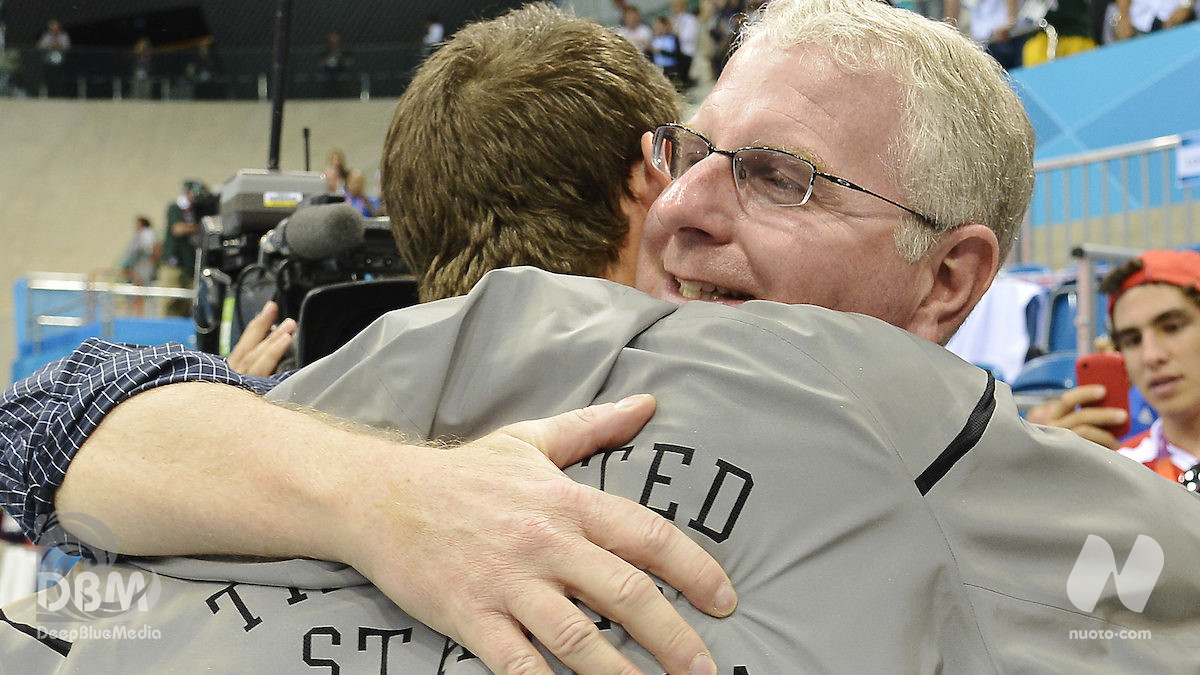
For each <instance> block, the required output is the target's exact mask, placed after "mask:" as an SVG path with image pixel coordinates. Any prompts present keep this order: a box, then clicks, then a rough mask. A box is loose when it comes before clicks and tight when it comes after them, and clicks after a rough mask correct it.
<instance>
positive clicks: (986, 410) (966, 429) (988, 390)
mask: <svg viewBox="0 0 1200 675" xmlns="http://www.w3.org/2000/svg"><path fill="white" fill-rule="evenodd" d="M987 377H988V379H987V386H986V387H984V388H983V396H981V397H980V398H979V402H978V403H976V404H975V409H974V410H972V411H971V414H970V415H969V416H967V423H966V424H965V425H963V428H962V431H959V432H958V435H957V436H955V437H954V440H952V441H950V445H947V446H946V449H945V450H943V451H942V454H940V455H938V456H937V459H935V460H933V462H932V463H931V464H930V465H929V466H928V467H926V468H925V470H924V471H922V472H921V475H920V476H917V480H916V484H917V489H918V490H920V491H921V494H922V495H924V494H926V493H928V492H929V490H930V489H931V488H933V486H934V484H935V483H937V482H938V481H939V480H941V479H942V477H944V476H945V475H946V474H947V473H949V471H950V468H951V467H953V466H954V464H955V463H956V462H958V460H960V459H962V458H963V457H964V456H965V455H966V454H967V453H968V452H970V450H971V448H973V447H975V445H976V444H978V443H979V439H981V438H983V432H984V431H985V430H987V425H988V422H990V421H991V419H992V413H994V412H996V378H995V376H994V375H992V374H991V373H990V372H989V373H988V374H987Z"/></svg>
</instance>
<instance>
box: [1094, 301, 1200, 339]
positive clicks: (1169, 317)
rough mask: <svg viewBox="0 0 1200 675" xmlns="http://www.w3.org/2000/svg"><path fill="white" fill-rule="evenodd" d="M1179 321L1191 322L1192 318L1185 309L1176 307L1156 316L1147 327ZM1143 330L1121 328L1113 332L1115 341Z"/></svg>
mask: <svg viewBox="0 0 1200 675" xmlns="http://www.w3.org/2000/svg"><path fill="white" fill-rule="evenodd" d="M1178 320H1185V321H1190V320H1191V316H1190V315H1189V314H1188V313H1187V312H1186V311H1184V310H1183V309H1180V308H1178V307H1175V308H1172V309H1168V310H1166V311H1164V312H1160V313H1158V314H1156V315H1154V317H1153V318H1151V319H1150V320H1149V321H1147V322H1146V325H1148V326H1154V325H1157V324H1162V323H1166V322H1168V321H1178ZM1141 330H1142V327H1141V326H1130V327H1128V328H1121V329H1118V330H1115V331H1113V339H1117V338H1119V337H1121V336H1123V335H1127V334H1129V333H1137V332H1141Z"/></svg>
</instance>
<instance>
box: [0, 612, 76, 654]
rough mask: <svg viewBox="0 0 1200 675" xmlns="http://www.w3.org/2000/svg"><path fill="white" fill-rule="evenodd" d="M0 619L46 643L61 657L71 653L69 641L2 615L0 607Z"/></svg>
mask: <svg viewBox="0 0 1200 675" xmlns="http://www.w3.org/2000/svg"><path fill="white" fill-rule="evenodd" d="M0 621H3V622H4V623H6V624H8V625H10V626H12V627H13V628H16V629H17V630H18V631H20V632H22V633H24V634H26V635H28V636H29V637H31V638H33V639H34V640H37V641H38V642H40V643H42V644H44V645H46V646H47V647H49V648H50V649H53V650H54V651H56V652H58V653H59V655H61V656H62V657H63V658H66V656H67V655H68V654H70V653H71V643H70V642H67V641H66V640H60V639H58V638H56V637H52V636H50V635H47V634H46V633H45V631H40V630H37V629H35V628H34V627H33V626H28V625H26V624H23V623H17V622H16V621H13V620H12V619H10V618H8V617H7V616H5V615H4V610H2V609H0Z"/></svg>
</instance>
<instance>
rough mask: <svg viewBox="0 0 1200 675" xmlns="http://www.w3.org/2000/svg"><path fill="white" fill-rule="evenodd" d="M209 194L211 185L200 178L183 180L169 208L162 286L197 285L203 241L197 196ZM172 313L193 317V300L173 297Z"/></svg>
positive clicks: (160, 271)
mask: <svg viewBox="0 0 1200 675" xmlns="http://www.w3.org/2000/svg"><path fill="white" fill-rule="evenodd" d="M207 194H208V188H207V187H205V185H204V183H202V182H200V181H198V180H188V181H184V183H183V193H182V194H180V195H179V197H178V198H176V199H175V201H173V202H171V204H170V206H168V207H167V221H166V225H165V228H164V230H163V246H162V258H161V260H160V263H161V264H160V265H159V267H158V282H159V283H160V284H161V285H163V286H174V287H177V288H191V287H192V286H193V285H194V284H195V268H196V249H197V248H198V246H199V244H200V224H199V223H198V222H197V220H196V209H195V205H196V199H197V198H199V197H202V196H206V195H207ZM166 313H167V314H168V315H170V316H191V302H190V301H188V300H172V301H171V302H169V303H167V311H166Z"/></svg>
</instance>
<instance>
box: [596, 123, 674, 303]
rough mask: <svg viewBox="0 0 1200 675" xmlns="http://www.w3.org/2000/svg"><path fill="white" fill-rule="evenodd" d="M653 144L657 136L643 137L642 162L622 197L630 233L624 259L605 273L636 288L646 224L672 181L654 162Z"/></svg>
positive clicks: (623, 247)
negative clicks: (648, 213)
mask: <svg viewBox="0 0 1200 675" xmlns="http://www.w3.org/2000/svg"><path fill="white" fill-rule="evenodd" d="M653 144H654V134H651V133H649V132H647V133H646V134H644V135H642V159H641V160H640V161H637V162H634V163H633V166H632V167H630V169H629V182H628V183H627V184H626V186H625V188H626V192H625V194H624V195H622V197H621V210H622V211H623V212H624V214H625V221H626V222H627V223H628V225H629V232H628V233H627V234H626V236H625V240H624V241H622V242H621V253H620V257H619V258H618V260H617V261H616V262H615V263H614V264H613V265H612V266H611V267H610V268H609V269H608V270H607V271H606V272H605V273H604V278H606V279H608V280H610V281H615V282H617V283H621V284H625V285H626V286H632V285H633V282H634V279H635V277H636V274H637V255H638V247H639V246H640V244H641V242H642V225H643V224H644V223H645V222H646V213H647V212H648V211H649V210H650V206H651V205H652V204H654V200H655V199H658V195H660V194H662V191H663V190H665V189H666V188H667V183H669V182H670V181H669V180H668V179H667V177H666V176H664V175H663V174H662V173H661V172H659V171H658V170H657V169H655V168H654V164H653V163H652V162H651V159H650V158H651V157H652V154H651V150H652V147H653Z"/></svg>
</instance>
